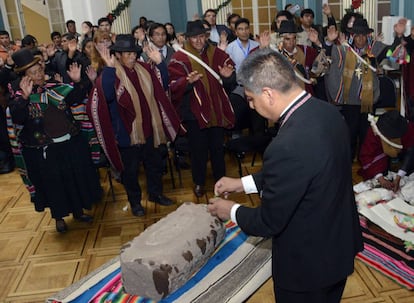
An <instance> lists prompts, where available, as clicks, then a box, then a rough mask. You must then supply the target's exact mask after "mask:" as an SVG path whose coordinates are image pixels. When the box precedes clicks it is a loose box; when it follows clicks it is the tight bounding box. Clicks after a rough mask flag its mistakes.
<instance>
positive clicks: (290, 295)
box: [275, 279, 346, 303]
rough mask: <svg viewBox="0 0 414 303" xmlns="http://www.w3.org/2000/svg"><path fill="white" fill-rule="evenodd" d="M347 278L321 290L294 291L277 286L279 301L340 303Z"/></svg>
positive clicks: (284, 302) (289, 302) (279, 302)
mask: <svg viewBox="0 0 414 303" xmlns="http://www.w3.org/2000/svg"><path fill="white" fill-rule="evenodd" d="M345 284H346V279H344V280H342V281H340V282H338V283H336V284H334V285H331V286H329V287H325V288H323V289H320V290H315V291H309V292H294V291H290V290H286V289H282V288H279V287H276V286H275V297H276V302H277V303H339V302H341V297H342V293H343V292H344V288H345Z"/></svg>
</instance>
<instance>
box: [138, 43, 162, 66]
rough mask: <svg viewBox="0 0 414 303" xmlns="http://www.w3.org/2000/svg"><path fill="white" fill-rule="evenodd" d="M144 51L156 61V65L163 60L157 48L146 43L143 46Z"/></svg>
mask: <svg viewBox="0 0 414 303" xmlns="http://www.w3.org/2000/svg"><path fill="white" fill-rule="evenodd" d="M143 51H144V52H145V54H147V56H148V58H150V60H151V61H152V62H154V63H155V64H156V65H158V64H160V63H161V62H162V56H161V53H160V51H159V50H158V49H157V48H155V47H153V46H151V45H150V44H148V43H146V44H145V46H144V48H143Z"/></svg>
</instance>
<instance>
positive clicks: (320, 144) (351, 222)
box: [236, 98, 362, 291]
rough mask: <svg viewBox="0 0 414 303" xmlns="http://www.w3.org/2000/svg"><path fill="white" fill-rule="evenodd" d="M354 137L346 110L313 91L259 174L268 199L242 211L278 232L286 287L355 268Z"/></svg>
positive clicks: (249, 228) (325, 280)
mask: <svg viewBox="0 0 414 303" xmlns="http://www.w3.org/2000/svg"><path fill="white" fill-rule="evenodd" d="M347 137H348V129H347V126H346V124H345V121H344V120H343V118H342V116H341V115H340V113H339V111H338V110H337V109H336V108H335V107H334V106H332V105H330V104H328V103H326V102H322V101H320V100H318V99H315V98H310V99H309V100H308V101H306V102H305V103H304V104H303V105H302V106H300V107H299V108H298V109H297V110H296V111H294V112H293V114H292V115H291V116H290V118H289V119H288V120H287V121H286V122H285V124H284V125H282V126H281V128H280V130H279V133H278V134H277V136H276V137H275V138H274V139H273V140H272V142H271V143H270V145H269V146H268V148H267V149H266V151H265V153H264V156H263V170H262V171H261V172H259V173H257V174H254V175H253V179H254V181H255V183H256V187H257V189H258V190H259V192H260V193H261V197H262V198H261V199H262V204H261V206H260V207H258V208H253V209H252V208H247V207H244V206H241V207H239V208H238V210H237V212H236V218H237V222H238V225H239V226H240V227H241V229H242V230H243V231H245V232H246V233H248V234H250V235H256V236H264V237H272V239H273V248H272V252H273V279H274V282H275V283H276V285H277V286H278V287H280V288H283V289H287V290H291V291H312V290H317V289H321V288H323V287H326V286H329V285H333V284H335V283H336V282H339V281H341V280H343V279H345V278H346V277H347V276H348V275H350V274H351V273H352V272H353V270H354V257H355V255H356V254H357V252H359V251H361V250H362V238H361V230H360V226H359V219H358V213H357V209H356V205H355V200H354V192H353V188H352V171H351V165H350V163H349V159H350V154H349V153H350V149H349V143H348V139H347Z"/></svg>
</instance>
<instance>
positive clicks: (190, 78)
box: [187, 71, 203, 84]
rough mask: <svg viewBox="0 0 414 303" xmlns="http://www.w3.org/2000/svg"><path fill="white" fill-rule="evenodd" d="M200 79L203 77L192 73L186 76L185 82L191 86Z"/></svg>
mask: <svg viewBox="0 0 414 303" xmlns="http://www.w3.org/2000/svg"><path fill="white" fill-rule="evenodd" d="M202 77H203V75H202V74H199V73H198V71H193V72H191V73H189V74H188V75H187V81H188V83H190V84H191V83H194V82H196V81H198V80H200V79H201V78H202Z"/></svg>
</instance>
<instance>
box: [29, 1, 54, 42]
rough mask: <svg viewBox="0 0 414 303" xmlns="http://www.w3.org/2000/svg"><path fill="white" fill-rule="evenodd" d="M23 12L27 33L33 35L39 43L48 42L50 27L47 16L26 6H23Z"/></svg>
mask: <svg viewBox="0 0 414 303" xmlns="http://www.w3.org/2000/svg"><path fill="white" fill-rule="evenodd" d="M23 14H24V20H25V22H26V31H27V34H30V35H32V36H35V37H36V39H37V41H38V42H39V44H41V43H50V29H49V21H48V20H47V18H44V17H43V16H41V15H39V14H38V13H36V12H35V11H33V10H31V9H29V8H28V7H26V6H23ZM22 38H23V37H22Z"/></svg>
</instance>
